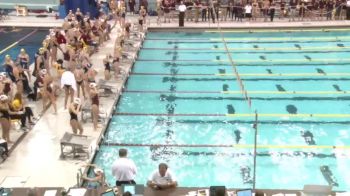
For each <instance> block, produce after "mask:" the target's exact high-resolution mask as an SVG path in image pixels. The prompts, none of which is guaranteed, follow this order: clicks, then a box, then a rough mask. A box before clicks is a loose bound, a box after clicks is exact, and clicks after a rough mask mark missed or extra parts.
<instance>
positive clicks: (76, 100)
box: [74, 97, 80, 105]
mask: <svg viewBox="0 0 350 196" xmlns="http://www.w3.org/2000/svg"><path fill="white" fill-rule="evenodd" d="M74 103H75V104H78V105H79V104H80V98H78V97H76V98H74Z"/></svg>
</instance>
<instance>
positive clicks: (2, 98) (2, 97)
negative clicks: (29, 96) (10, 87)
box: [0, 95, 8, 101]
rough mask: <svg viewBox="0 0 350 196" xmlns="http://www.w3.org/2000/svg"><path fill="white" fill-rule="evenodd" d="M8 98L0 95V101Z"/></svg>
mask: <svg viewBox="0 0 350 196" xmlns="http://www.w3.org/2000/svg"><path fill="white" fill-rule="evenodd" d="M7 99H8V97H7V96H6V95H0V100H1V101H6V100H7Z"/></svg>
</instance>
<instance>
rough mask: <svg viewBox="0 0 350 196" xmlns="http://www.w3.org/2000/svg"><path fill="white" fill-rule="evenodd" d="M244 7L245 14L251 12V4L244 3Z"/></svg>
mask: <svg viewBox="0 0 350 196" xmlns="http://www.w3.org/2000/svg"><path fill="white" fill-rule="evenodd" d="M244 9H245V13H246V14H250V13H252V6H251V5H246V6H245V7H244Z"/></svg>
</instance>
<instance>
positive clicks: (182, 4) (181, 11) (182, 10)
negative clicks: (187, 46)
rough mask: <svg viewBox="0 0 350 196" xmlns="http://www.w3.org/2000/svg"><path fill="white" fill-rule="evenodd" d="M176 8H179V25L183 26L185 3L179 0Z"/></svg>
mask: <svg viewBox="0 0 350 196" xmlns="http://www.w3.org/2000/svg"><path fill="white" fill-rule="evenodd" d="M178 9H179V27H183V26H184V22H185V20H184V19H185V11H186V5H185V4H184V3H183V1H181V3H180V5H179V8H178Z"/></svg>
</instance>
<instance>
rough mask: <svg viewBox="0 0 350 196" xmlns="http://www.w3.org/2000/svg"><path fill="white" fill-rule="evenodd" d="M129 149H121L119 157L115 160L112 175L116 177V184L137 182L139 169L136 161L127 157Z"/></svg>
mask: <svg viewBox="0 0 350 196" xmlns="http://www.w3.org/2000/svg"><path fill="white" fill-rule="evenodd" d="M127 154H128V151H127V150H126V149H123V148H122V149H119V159H117V160H115V161H114V163H113V166H112V175H113V176H114V177H115V179H116V185H117V186H121V185H123V184H136V182H135V181H134V179H135V176H136V173H137V169H136V165H135V163H134V161H132V160H130V159H128V158H127Z"/></svg>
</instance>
